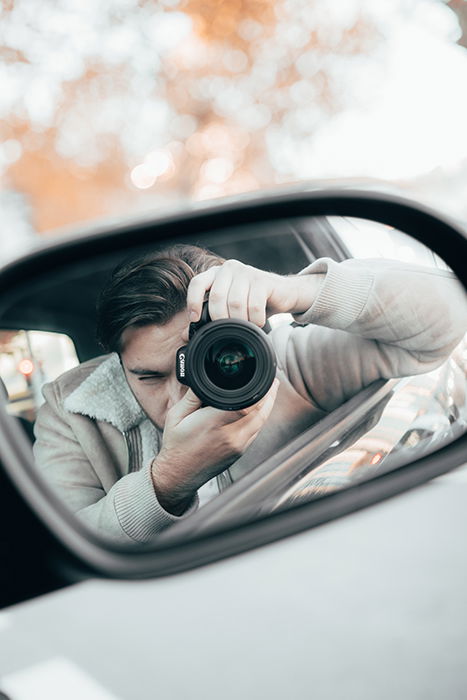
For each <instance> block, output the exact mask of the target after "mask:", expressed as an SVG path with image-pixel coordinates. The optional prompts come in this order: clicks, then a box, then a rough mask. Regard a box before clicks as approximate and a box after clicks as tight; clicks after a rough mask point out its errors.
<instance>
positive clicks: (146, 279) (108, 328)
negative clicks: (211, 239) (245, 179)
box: [97, 244, 224, 353]
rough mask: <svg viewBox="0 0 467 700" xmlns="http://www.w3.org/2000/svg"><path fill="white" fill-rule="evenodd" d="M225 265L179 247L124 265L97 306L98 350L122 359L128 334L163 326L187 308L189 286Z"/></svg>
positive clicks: (191, 248)
mask: <svg viewBox="0 0 467 700" xmlns="http://www.w3.org/2000/svg"><path fill="white" fill-rule="evenodd" d="M223 262H224V259H223V258H221V257H219V256H218V255H216V254H215V253H212V252H211V251H209V250H206V249H204V248H200V247H198V246H194V245H183V244H177V245H173V246H170V247H168V248H164V249H162V250H158V251H156V252H154V253H149V254H147V255H144V256H143V257H140V258H136V259H134V260H130V261H127V262H123V263H121V264H120V265H118V267H116V268H115V270H114V271H113V273H112V275H111V277H110V279H109V280H108V281H107V283H106V284H105V286H104V287H103V289H102V291H101V293H100V295H99V299H98V302H97V340H98V342H99V344H100V345H101V346H102V348H103V349H104V350H105V351H106V352H117V353H120V352H121V350H122V342H121V339H122V334H123V332H124V330H125V329H126V328H129V327H130V326H148V325H151V324H157V325H164V324H165V323H167V322H168V321H170V320H171V319H172V318H173V317H174V316H175V315H176V314H177V313H178V312H179V311H182V310H183V309H184V308H185V307H186V297H187V292H188V285H189V284H190V280H191V279H192V278H193V277H194V276H195V275H197V274H199V273H200V272H204V271H205V270H208V269H209V268H210V267H213V266H215V265H221V264H222V263H223Z"/></svg>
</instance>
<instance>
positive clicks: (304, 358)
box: [34, 258, 467, 543]
mask: <svg viewBox="0 0 467 700" xmlns="http://www.w3.org/2000/svg"><path fill="white" fill-rule="evenodd" d="M301 274H310V275H320V276H321V286H320V288H319V293H318V295H317V297H316V299H315V301H314V303H313V305H312V306H311V308H310V309H309V310H308V311H307V312H306V313H304V314H301V315H300V316H299V317H296V321H298V322H299V323H301V324H304V325H302V326H298V327H292V326H289V325H283V326H279V327H277V328H275V329H274V330H273V331H272V333H271V339H272V342H273V344H274V347H275V350H276V353H277V359H278V372H277V374H278V377H279V379H280V382H281V383H280V388H279V393H278V397H277V400H276V404H275V406H274V409H273V411H272V413H271V415H270V417H269V420H268V422H267V424H266V425H265V427H264V428H263V430H262V431H261V433H260V434H259V435H258V437H257V438H256V440H255V441H254V442H253V443H252V445H250V447H249V448H248V449H247V450H246V452H245V453H244V454H243V455H242V456H241V457H240V458H239V459H238V460H237V461H236V462H234V463H233V465H231V467H230V468H229V470H228V472H225V473H223V474H221V475H220V477H218V480H217V481H218V484H219V488H220V489H222V488H223V487H224V486H225V485H227V484H228V483H229V482H230V479H234V480H235V479H238V478H239V477H240V476H241V475H242V474H244V473H245V472H246V471H249V470H251V469H252V468H254V467H255V466H256V465H258V464H259V463H261V462H262V461H263V460H264V459H265V458H266V457H267V456H269V455H270V454H272V453H274V451H276V450H277V449H278V447H279V446H281V445H283V444H284V443H285V442H286V441H287V440H289V439H291V438H292V437H294V436H295V435H297V434H298V433H300V432H301V431H302V430H303V429H305V428H306V427H307V426H309V425H310V424H312V423H314V422H316V421H317V420H319V419H320V418H321V417H322V416H324V415H325V414H326V413H328V412H329V411H332V410H333V409H334V408H335V407H337V406H338V405H340V404H341V403H343V402H344V401H346V400H347V399H348V398H350V397H351V396H353V395H354V394H356V393H357V392H359V391H360V390H361V389H363V388H364V387H365V386H367V385H368V384H370V383H372V382H373V381H375V380H377V379H381V378H387V379H388V378H391V377H402V376H408V375H412V374H419V373H423V372H428V371H430V370H432V369H435V368H436V367H438V366H439V365H441V364H442V363H443V362H444V361H445V360H446V359H447V357H448V356H449V354H450V353H451V352H452V350H453V349H454V347H455V346H456V345H457V344H458V343H459V341H460V340H461V338H462V336H463V334H464V332H465V330H466V329H467V314H466V308H467V303H466V295H465V292H464V289H463V288H462V287H461V286H460V284H459V283H458V282H457V281H456V279H455V278H454V277H453V276H452V275H451V274H450V273H449V272H446V271H443V270H438V269H433V268H421V267H416V266H412V265H408V264H404V263H399V262H394V261H382V260H379V259H378V260H355V259H352V260H347V261H345V262H342V263H336V262H334V261H332V260H331V259H328V258H322V259H320V260H317V261H315V262H314V263H312V264H311V265H310V266H308V267H307V268H306V269H305V270H303V272H302V273H301ZM43 393H44V397H45V404H44V405H43V406H42V407H41V409H40V411H39V414H38V418H37V421H36V425H35V434H36V443H35V445H34V452H35V458H36V463H37V465H38V467H39V468H40V469H41V471H42V472H43V473H44V474H45V476H46V478H47V480H48V481H49V482H50V483H51V484H52V485H53V487H54V488H55V489H56V491H57V492H58V495H59V496H60V497H61V498H62V499H63V500H64V501H65V502H66V503H67V504H68V505H69V507H70V508H71V509H72V510H73V511H74V512H76V513H78V514H79V515H80V517H81V518H82V519H83V520H84V521H85V522H86V523H88V524H89V525H90V526H91V527H92V528H94V529H97V530H98V531H99V532H100V533H101V534H103V535H106V536H108V537H110V538H112V539H113V540H114V541H117V542H120V543H129V542H140V543H144V542H147V541H149V540H150V539H151V538H153V537H154V535H155V534H157V533H158V532H160V531H161V530H163V529H164V528H166V527H167V526H169V525H170V524H172V523H173V522H174V521H176V520H178V518H177V517H176V516H174V515H171V514H170V513H168V512H166V511H165V510H164V509H163V508H162V507H161V506H160V505H159V503H158V501H157V498H156V495H155V492H154V488H153V485H152V481H151V476H150V464H151V461H152V459H153V458H154V456H155V455H156V454H157V453H158V451H159V449H160V445H161V437H162V436H161V434H160V432H159V431H158V430H157V429H156V427H155V426H154V425H153V424H152V423H151V422H150V421H149V419H148V418H147V417H146V416H145V414H144V412H143V411H142V409H141V407H140V406H139V404H138V403H137V402H136V399H135V398H134V396H133V394H132V393H131V391H130V389H129V387H128V385H127V382H126V380H125V377H124V374H123V371H122V369H121V366H120V362H119V358H118V356H117V355H115V354H112V355H107V356H103V357H97V358H95V359H93V360H90V361H88V362H85V363H84V364H81V365H80V366H78V367H76V368H75V369H72V370H70V371H69V372H66V373H65V374H63V375H62V376H61V377H59V378H58V379H57V380H56V381H54V382H52V383H50V384H48V385H46V386H45V387H44V390H43ZM196 507H197V499H195V502H194V503H193V504H192V506H191V508H190V509H189V511H187V512H186V513H185V514H184V515H183V516H181V517H187V515H189V513H190V512H192V511H193V510H194V509H195V508H196Z"/></svg>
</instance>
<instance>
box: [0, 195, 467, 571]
mask: <svg viewBox="0 0 467 700" xmlns="http://www.w3.org/2000/svg"><path fill="white" fill-rule="evenodd" d="M291 216H294V217H297V216H298V217H300V216H352V217H357V218H362V219H371V220H374V221H378V222H381V223H383V224H388V225H391V226H394V227H395V228H397V229H400V230H403V231H404V232H406V233H408V234H410V235H411V236H413V237H414V238H415V239H417V240H418V241H420V242H421V243H424V244H425V245H427V246H428V247H430V248H431V249H432V250H434V251H435V252H436V253H437V254H438V255H439V256H440V257H442V258H443V259H444V260H445V261H446V263H447V264H448V265H449V266H450V267H451V268H452V270H453V271H454V272H455V273H456V275H457V276H458V278H459V279H460V281H461V282H462V283H463V285H464V287H465V288H466V289H467V270H466V269H465V260H466V259H467V238H466V233H465V232H464V231H463V230H462V228H461V227H460V226H459V225H458V224H456V223H455V222H453V221H450V220H449V219H448V218H447V217H443V216H442V215H439V214H438V213H437V212H435V211H433V210H431V209H429V208H428V207H425V206H423V205H420V204H418V203H416V202H413V201H411V200H409V199H406V198H402V197H399V196H396V195H388V194H381V193H378V192H374V191H369V192H367V191H363V190H349V189H325V190H321V189H320V190H315V191H298V192H287V193H285V194H283V193H280V194H273V195H267V196H266V195H262V196H259V197H258V196H254V197H245V198H243V199H241V200H239V201H235V202H227V203H226V202H223V201H219V202H218V203H216V204H214V205H211V206H207V207H206V206H202V207H196V208H192V209H190V210H188V211H184V212H182V213H177V214H174V215H171V216H165V217H164V218H160V219H157V220H145V221H139V222H131V223H124V224H121V225H118V226H115V227H112V228H101V229H96V230H95V231H93V232H92V233H88V232H86V233H85V234H83V235H81V236H80V235H77V236H74V237H73V238H67V239H60V240H59V241H57V242H55V243H52V244H49V245H47V246H45V247H44V248H41V249H39V250H37V251H36V252H33V253H31V254H29V255H25V256H23V257H22V258H20V259H18V260H17V261H14V262H12V263H9V264H8V265H6V266H5V267H4V268H3V269H2V270H0V299H1V298H2V297H3V296H5V297H8V296H9V294H10V293H11V292H13V293H15V290H16V289H17V288H20V287H21V286H22V284H23V280H24V279H28V280H30V279H34V278H37V277H38V276H41V275H43V274H44V273H43V270H45V269H46V270H47V271H48V272H50V271H51V270H53V269H54V268H57V267H59V266H61V265H63V264H67V263H76V262H77V261H80V260H85V259H86V258H88V257H89V256H96V255H103V254H105V253H106V252H108V251H109V250H110V249H111V250H112V251H124V250H125V249H130V248H133V247H135V246H138V245H144V244H147V243H150V242H155V241H158V240H161V239H170V238H174V237H177V236H179V235H180V230H181V229H183V236H186V235H196V234H199V233H206V232H209V231H215V230H217V229H220V228H223V227H225V226H226V225H228V226H238V225H242V224H252V223H255V222H261V221H264V220H267V219H286V218H290V217H291ZM129 236H131V238H130V240H131V243H130V244H129V243H128V237H129ZM0 434H2V436H3V438H4V445H3V450H4V454H5V463H4V465H3V467H4V472H5V476H6V478H7V479H8V482H9V484H10V485H11V486H12V487H13V489H14V490H15V491H16V492H17V493H19V495H20V499H21V500H22V501H24V502H25V503H26V505H27V508H28V509H29V510H30V511H32V513H33V514H34V515H35V516H36V518H37V520H38V523H39V524H40V527H42V526H44V527H45V530H46V531H47V533H48V534H49V536H50V539H49V544H50V545H51V547H52V549H53V551H54V552H55V554H54V556H55V558H56V559H57V557H58V559H57V562H58V563H57V566H56V568H57V570H59V569H61V576H62V579H63V580H64V581H67V582H70V583H71V582H74V581H77V580H80V579H81V578H86V577H89V576H101V577H111V578H124V579H135V578H136V579H139V578H152V577H157V576H163V575H168V574H173V573H177V572H180V571H184V570H187V569H191V568H195V567H198V566H201V565H203V564H206V563H209V562H212V561H216V560H219V559H221V558H225V557H229V556H232V555H234V554H238V553H240V552H243V551H246V550H249V549H252V548H255V547H258V546H260V545H263V544H266V543H269V542H272V541H274V540H277V539H281V538H283V537H287V536H290V535H292V534H295V533H298V532H300V531H303V530H307V529H309V528H312V527H315V526H317V525H320V524H322V523H325V522H328V521H330V520H333V519H336V518H338V517H341V516H343V515H346V514H349V513H351V512H354V511H356V510H359V509H360V508H363V507H366V506H368V505H372V504H374V503H377V502H379V501H382V500H385V499H386V498H389V497H391V496H393V495H396V494H398V493H401V492H403V491H406V490H408V489H410V488H413V487H415V486H418V485H420V484H422V483H424V482H426V481H428V480H430V479H432V478H433V477H435V476H439V475H441V474H444V473H446V472H448V471H450V470H451V469H453V468H455V467H456V466H460V465H461V464H463V462H465V460H466V457H467V434H466V435H463V436H462V437H460V438H458V440H456V441H455V442H453V443H451V444H450V445H447V446H446V447H444V448H442V449H441V450H440V451H438V452H436V453H434V454H433V455H429V456H426V457H423V458H421V459H419V460H417V461H415V462H413V463H411V464H409V465H406V466H404V467H401V468H399V469H397V470H395V471H393V472H389V473H387V474H383V475H381V476H379V477H376V478H375V479H374V480H372V481H368V482H364V483H360V484H358V485H355V486H352V487H350V488H348V489H346V490H344V491H338V492H335V493H332V494H329V495H327V496H324V497H323V498H322V499H320V500H318V501H312V502H310V503H305V504H301V505H298V506H296V507H294V508H293V509H291V510H287V511H281V512H278V513H275V514H271V515H268V516H267V517H264V518H262V519H260V520H257V521H254V522H249V523H248V524H245V525H240V526H235V527H233V528H231V529H228V530H225V531H219V532H215V533H212V534H209V535H204V536H200V537H199V538H196V539H193V540H190V541H187V542H180V543H176V542H174V543H170V545H166V546H161V547H157V548H156V547H153V548H151V550H149V549H148V550H144V549H141V550H138V551H132V550H129V549H127V548H125V547H122V546H117V545H112V544H110V543H107V542H104V540H102V539H101V538H99V537H98V536H97V535H95V534H94V533H91V532H90V531H89V530H88V529H87V528H85V527H84V525H81V523H79V522H78V520H77V518H75V516H73V514H72V513H71V512H70V511H69V510H68V509H67V508H66V507H65V506H64V505H63V504H61V503H60V502H59V501H58V500H57V499H56V498H55V497H53V496H52V493H51V491H50V489H49V488H48V487H47V485H46V484H44V482H43V480H42V479H41V478H40V476H39V475H38V473H37V472H36V471H35V470H34V469H32V468H31V449H30V447H29V445H27V444H26V442H25V440H24V437H23V435H22V434H21V429H20V428H19V426H17V425H16V424H15V421H14V420H13V419H12V418H11V417H10V416H8V415H7V413H6V411H5V409H4V407H3V406H1V408H0ZM52 502H53V504H52Z"/></svg>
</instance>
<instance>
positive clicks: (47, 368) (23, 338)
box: [0, 329, 79, 424]
mask: <svg viewBox="0 0 467 700" xmlns="http://www.w3.org/2000/svg"><path fill="white" fill-rule="evenodd" d="M78 363H79V360H78V357H77V354H76V349H75V346H74V344H73V341H72V340H71V338H69V337H68V336H67V335H65V334H64V333H50V332H44V331H37V330H34V329H28V330H0V377H1V380H2V382H3V385H4V392H6V395H7V397H8V408H9V413H10V414H11V415H14V416H16V417H18V418H22V419H24V420H25V421H28V422H30V423H31V424H32V423H33V422H34V421H35V419H36V415H37V411H38V409H39V407H40V406H41V405H42V403H43V401H44V399H43V396H42V391H41V390H42V385H43V384H45V383H46V382H50V381H53V380H54V379H56V378H57V377H58V376H59V375H60V374H62V373H63V372H65V371H66V370H68V369H71V368H72V367H75V366H76V365H77V364H78Z"/></svg>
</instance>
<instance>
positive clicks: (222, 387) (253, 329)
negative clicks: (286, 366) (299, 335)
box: [177, 318, 276, 411]
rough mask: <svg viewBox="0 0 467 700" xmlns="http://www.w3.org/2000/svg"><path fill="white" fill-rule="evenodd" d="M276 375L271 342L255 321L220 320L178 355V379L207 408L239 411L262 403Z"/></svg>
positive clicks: (196, 335)
mask: <svg viewBox="0 0 467 700" xmlns="http://www.w3.org/2000/svg"><path fill="white" fill-rule="evenodd" d="M275 375H276V354H275V351H274V348H273V346H272V343H271V340H270V338H269V337H268V336H267V335H266V333H265V332H264V331H262V330H261V329H260V328H258V327H257V326H255V325H254V324H253V323H250V322H249V321H243V320H241V319H232V318H228V319H220V320H217V321H210V322H208V323H206V324H205V325H203V326H202V327H201V328H199V329H198V330H196V333H194V335H193V337H192V338H191V340H190V342H189V343H188V345H186V346H185V347H183V348H180V349H179V351H178V353H177V376H178V379H179V381H181V382H182V383H183V384H187V385H188V386H190V387H191V389H193V391H194V393H195V394H196V395H197V396H198V398H199V399H201V401H202V402H203V403H204V404H207V405H209V406H214V407H215V408H220V409H223V410H225V411H236V410H239V409H241V408H246V407H247V406H251V405H253V404H254V403H256V402H257V401H259V400H260V399H261V398H262V397H263V396H264V395H265V394H266V393H267V391H268V390H269V388H270V387H271V385H272V383H273V381H274V377H275Z"/></svg>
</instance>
